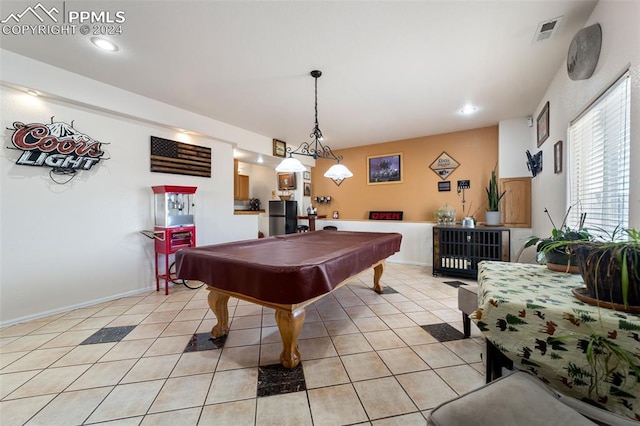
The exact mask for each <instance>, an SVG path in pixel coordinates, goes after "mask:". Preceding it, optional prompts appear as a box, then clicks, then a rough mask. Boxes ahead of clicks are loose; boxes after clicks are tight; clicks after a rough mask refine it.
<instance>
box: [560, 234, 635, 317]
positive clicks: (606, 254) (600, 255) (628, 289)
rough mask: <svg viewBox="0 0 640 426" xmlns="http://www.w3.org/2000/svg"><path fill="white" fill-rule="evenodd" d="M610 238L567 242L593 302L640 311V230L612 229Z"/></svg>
mask: <svg viewBox="0 0 640 426" xmlns="http://www.w3.org/2000/svg"><path fill="white" fill-rule="evenodd" d="M610 239H611V241H610V242H591V243H587V244H575V243H574V244H571V245H570V249H571V251H572V253H575V255H576V257H577V260H578V264H579V266H580V273H581V274H582V279H583V280H584V283H585V285H586V293H587V295H588V297H590V298H591V299H593V300H594V301H595V303H600V302H605V303H610V304H612V306H610V307H613V308H614V309H615V308H617V307H620V308H621V309H622V310H627V311H631V312H636V313H640V231H638V230H637V229H634V228H628V229H622V228H616V230H615V231H614V232H613V234H612V235H611V236H610ZM616 305H619V306H616Z"/></svg>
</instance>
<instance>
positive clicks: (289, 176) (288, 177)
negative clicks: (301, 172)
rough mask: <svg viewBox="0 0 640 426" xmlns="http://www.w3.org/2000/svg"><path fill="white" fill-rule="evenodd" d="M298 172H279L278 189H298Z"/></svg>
mask: <svg viewBox="0 0 640 426" xmlns="http://www.w3.org/2000/svg"><path fill="white" fill-rule="evenodd" d="M296 188H297V186H296V174H295V173H278V189H279V190H281V191H283V190H289V189H296Z"/></svg>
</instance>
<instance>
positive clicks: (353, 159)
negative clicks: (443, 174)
mask: <svg viewBox="0 0 640 426" xmlns="http://www.w3.org/2000/svg"><path fill="white" fill-rule="evenodd" d="M443 151H444V152H446V153H447V154H448V155H449V156H450V157H452V158H453V159H454V160H456V161H457V162H458V163H459V164H460V166H459V167H458V168H457V169H456V170H455V171H454V172H453V173H452V174H450V175H449V176H448V177H447V179H445V180H442V179H441V178H440V177H439V176H438V175H436V174H435V173H434V172H433V170H431V169H430V168H429V166H430V165H431V163H433V162H434V161H435V160H436V158H438V157H439V156H440V154H441V153H442V152H443ZM394 153H402V183H388V184H383V185H368V184H367V157H368V156H371V155H384V154H394ZM336 154H337V155H342V156H344V159H343V160H342V161H341V163H342V164H344V165H346V166H347V167H348V168H349V170H351V171H352V172H353V175H354V176H353V177H351V178H348V179H345V180H344V181H343V182H342V184H341V185H340V186H336V185H335V184H334V183H333V181H331V180H330V179H327V178H325V177H324V176H323V174H324V173H325V172H326V171H327V170H328V169H329V167H330V166H331V165H332V164H333V163H331V162H329V161H328V160H317V161H316V167H314V168H313V169H312V171H311V183H312V185H311V188H312V194H311V195H312V197H314V196H331V203H330V204H319V205H318V204H316V203H314V202H313V201H312V204H313V205H314V207H316V206H317V207H318V214H321V215H323V214H326V215H327V217H328V218H331V215H332V213H333V211H335V210H337V211H338V212H339V214H340V219H351V220H363V219H368V218H369V211H370V210H394V211H404V221H409V222H423V221H426V222H432V221H436V218H435V215H436V211H437V210H438V209H439V208H440V207H441V206H442V205H443V204H444V203H448V204H449V205H450V206H451V207H453V208H454V209H455V210H456V214H457V218H458V220H460V219H461V218H462V217H463V216H466V215H468V212H469V207H470V208H471V212H472V213H473V212H474V211H477V212H476V213H475V217H476V219H477V220H478V221H481V222H484V211H485V210H486V199H487V196H486V192H485V188H486V187H487V185H488V182H489V178H490V176H491V170H493V168H494V167H495V166H496V164H497V162H498V126H491V127H484V128H480V129H473V130H466V131H462V132H454V133H445V134H441V135H434V136H425V137H420V138H415V139H405V140H400V141H393V142H385V143H379V144H374V145H366V146H361V147H357V148H349V149H343V150H338V151H336ZM463 179H469V180H470V181H471V188H470V189H467V190H465V200H466V203H465V214H464V215H463V212H462V194H458V193H457V182H458V180H463ZM447 180H448V181H450V182H451V191H450V192H438V182H444V181H447ZM312 200H313V198H312Z"/></svg>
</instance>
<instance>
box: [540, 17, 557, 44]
mask: <svg viewBox="0 0 640 426" xmlns="http://www.w3.org/2000/svg"><path fill="white" fill-rule="evenodd" d="M562 18H564V16H558V17H557V18H553V19H549V20H548V21H542V22H540V23H539V24H538V28H536V33H535V34H534V35H533V43H538V42H540V41H545V40H549V39H550V38H551V37H553V35H554V34H555V33H556V32H557V31H558V28H559V27H560V22H562Z"/></svg>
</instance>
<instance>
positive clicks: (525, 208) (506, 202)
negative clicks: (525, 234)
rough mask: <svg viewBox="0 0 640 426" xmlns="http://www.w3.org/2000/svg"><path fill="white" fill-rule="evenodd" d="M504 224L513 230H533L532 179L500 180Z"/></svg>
mask: <svg viewBox="0 0 640 426" xmlns="http://www.w3.org/2000/svg"><path fill="white" fill-rule="evenodd" d="M500 190H501V191H506V192H505V194H504V197H502V201H501V204H502V205H501V206H500V211H501V212H502V223H503V224H504V226H507V227H512V228H531V178H530V177H512V178H503V179H500Z"/></svg>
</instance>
